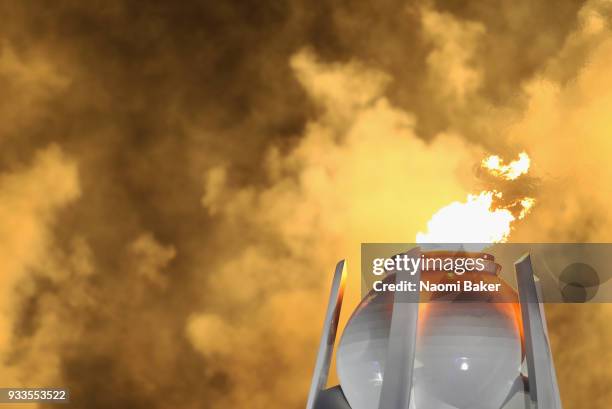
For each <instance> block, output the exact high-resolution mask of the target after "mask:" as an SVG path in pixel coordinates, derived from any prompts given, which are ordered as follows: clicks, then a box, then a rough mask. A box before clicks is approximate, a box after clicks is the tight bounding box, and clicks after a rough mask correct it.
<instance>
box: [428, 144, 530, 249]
mask: <svg viewBox="0 0 612 409" xmlns="http://www.w3.org/2000/svg"><path fill="white" fill-rule="evenodd" d="M530 164H531V160H530V158H529V156H528V155H527V154H526V153H525V152H522V153H521V154H519V159H518V160H515V161H512V162H510V163H509V164H508V165H503V160H502V159H501V158H500V157H499V156H496V155H492V156H489V157H488V158H486V159H484V160H483V161H482V167H483V168H484V169H487V170H488V171H489V172H490V173H491V174H492V175H494V176H497V177H500V178H503V179H506V180H515V179H517V178H518V177H519V176H521V175H523V174H525V173H527V172H528V170H529V166H530ZM502 197H503V193H502V192H499V191H496V190H492V191H488V190H485V191H482V192H480V193H478V194H476V195H472V194H470V195H468V197H467V200H466V201H465V202H453V203H451V204H449V205H447V206H445V207H443V208H442V209H440V210H438V211H437V212H436V213H435V214H434V215H433V216H432V217H431V219H430V220H429V221H428V222H427V232H419V233H418V234H417V236H416V241H417V243H503V242H505V241H507V240H508V237H509V235H510V231H511V228H512V223H514V222H515V221H516V220H521V219H523V218H525V216H527V214H529V212H530V210H531V208H532V207H533V206H534V204H535V199H534V198H531V197H523V198H521V199H519V200H517V201H515V202H512V203H510V204H506V205H504V206H501V205H495V204H494V201H497V202H499V200H496V199H501V198H502ZM517 213H518V214H517Z"/></svg>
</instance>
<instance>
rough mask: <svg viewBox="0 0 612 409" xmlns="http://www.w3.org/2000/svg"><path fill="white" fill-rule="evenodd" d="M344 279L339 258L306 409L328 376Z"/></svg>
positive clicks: (343, 270) (315, 398) (312, 404)
mask: <svg viewBox="0 0 612 409" xmlns="http://www.w3.org/2000/svg"><path fill="white" fill-rule="evenodd" d="M345 279H346V269H345V263H344V260H341V261H340V262H338V264H337V265H336V271H335V272H334V278H333V281H332V287H331V293H330V295H329V302H328V304H327V312H326V313H325V321H324V322H323V332H322V334H321V341H320V343H319V352H318V353H317V361H316V364H315V368H314V373H313V375H312V383H311V385H310V392H309V393H308V402H307V403H306V409H314V407H315V403H316V402H317V398H318V397H319V394H320V393H321V391H322V390H323V389H325V385H326V384H327V377H328V376H329V365H330V362H331V357H332V352H333V350H334V343H335V342H336V332H337V330H338V319H339V318H340V309H341V308H342V298H343V296H344V284H345Z"/></svg>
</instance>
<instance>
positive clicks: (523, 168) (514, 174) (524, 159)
mask: <svg viewBox="0 0 612 409" xmlns="http://www.w3.org/2000/svg"><path fill="white" fill-rule="evenodd" d="M503 163H504V160H503V159H502V158H500V157H499V156H497V155H491V156H489V157H488V158H485V159H483V160H482V163H481V165H482V167H483V168H485V169H487V170H488V171H489V173H491V174H492V175H494V176H497V177H500V178H503V179H506V180H515V179H517V178H518V177H519V176H521V175H524V174H525V173H527V172H528V171H529V166H530V165H531V159H530V158H529V155H527V153H525V152H521V153H519V157H518V159H517V160H514V161H512V162H510V163H509V164H507V165H504V164H503Z"/></svg>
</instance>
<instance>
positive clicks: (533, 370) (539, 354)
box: [514, 254, 562, 409]
mask: <svg viewBox="0 0 612 409" xmlns="http://www.w3.org/2000/svg"><path fill="white" fill-rule="evenodd" d="M514 268H515V270H516V282H517V286H518V293H519V300H520V304H521V315H522V318H523V330H524V334H525V350H526V359H527V371H528V374H527V375H528V382H529V396H530V398H531V404H532V407H533V408H535V409H562V406H561V398H560V396H559V387H558V385H557V377H556V375H555V367H554V364H553V360H552V352H551V350H550V343H549V341H548V334H547V330H546V321H545V317H544V309H543V307H542V305H541V303H542V294H541V291H540V289H539V288H538V279H537V277H536V276H535V274H534V272H533V267H532V265H531V256H530V255H529V254H526V255H524V256H523V257H521V258H520V259H519V260H517V261H516V263H514Z"/></svg>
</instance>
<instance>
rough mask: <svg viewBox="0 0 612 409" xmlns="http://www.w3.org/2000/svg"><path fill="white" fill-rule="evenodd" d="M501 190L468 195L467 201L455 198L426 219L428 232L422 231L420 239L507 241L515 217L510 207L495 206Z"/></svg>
mask: <svg viewBox="0 0 612 409" xmlns="http://www.w3.org/2000/svg"><path fill="white" fill-rule="evenodd" d="M499 195H500V193H499V192H489V191H485V192H481V193H480V194H479V195H468V197H467V201H466V202H463V203H461V202H453V203H451V204H449V205H448V206H446V207H443V208H442V209H440V210H439V211H438V212H437V213H436V214H434V215H433V216H432V218H431V219H430V220H429V222H427V233H423V232H419V233H418V234H417V237H416V241H417V243H494V242H504V241H506V239H507V238H508V235H509V234H510V223H512V222H513V221H514V220H515V217H514V215H513V214H512V212H511V211H510V210H508V209H492V205H493V198H494V197H499Z"/></svg>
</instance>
